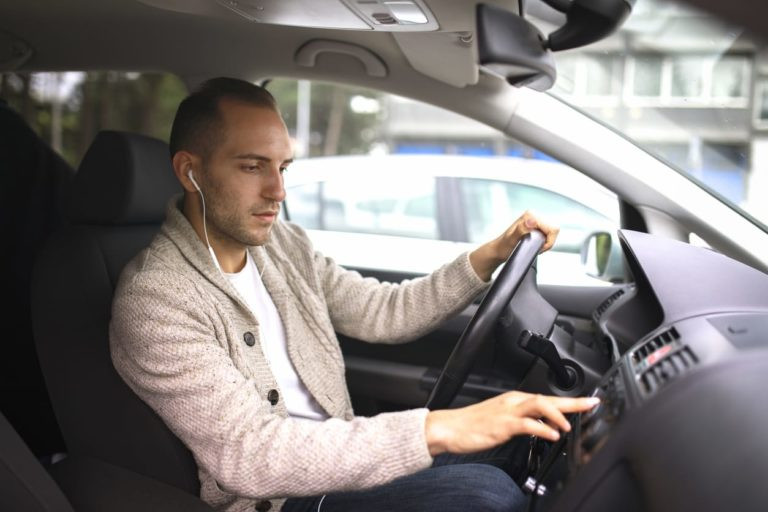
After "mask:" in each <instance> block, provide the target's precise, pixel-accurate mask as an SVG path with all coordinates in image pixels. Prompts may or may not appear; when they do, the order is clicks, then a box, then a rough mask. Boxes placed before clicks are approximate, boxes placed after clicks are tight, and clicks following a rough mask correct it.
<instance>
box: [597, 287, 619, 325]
mask: <svg viewBox="0 0 768 512" xmlns="http://www.w3.org/2000/svg"><path fill="white" fill-rule="evenodd" d="M624 292H625V290H624V288H619V289H618V290H616V291H615V292H614V293H612V294H611V296H610V297H608V298H607V299H605V300H604V301H603V302H602V303H601V304H600V305H599V306H598V307H597V309H596V310H595V314H594V318H595V321H597V320H599V319H600V317H601V316H603V313H605V312H606V311H608V308H609V307H611V305H612V304H613V303H614V302H616V301H617V300H619V297H621V296H622V295H624Z"/></svg>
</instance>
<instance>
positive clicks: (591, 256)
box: [581, 231, 611, 278]
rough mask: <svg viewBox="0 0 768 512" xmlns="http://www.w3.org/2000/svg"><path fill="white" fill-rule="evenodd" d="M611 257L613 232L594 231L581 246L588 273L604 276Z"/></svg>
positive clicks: (593, 275) (582, 259)
mask: <svg viewBox="0 0 768 512" xmlns="http://www.w3.org/2000/svg"><path fill="white" fill-rule="evenodd" d="M610 257H611V234H610V233H606V232H604V231H601V232H597V233H592V234H591V235H589V236H588V237H587V238H586V239H585V240H584V244H583V245H582V247H581V263H582V264H583V265H584V267H585V269H586V271H587V275H590V276H592V277H598V278H599V277H603V276H604V275H605V271H606V269H607V268H608V260H609V259H610Z"/></svg>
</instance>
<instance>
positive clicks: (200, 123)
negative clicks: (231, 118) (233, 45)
mask: <svg viewBox="0 0 768 512" xmlns="http://www.w3.org/2000/svg"><path fill="white" fill-rule="evenodd" d="M222 99H232V100H237V101H242V102H243V103H248V104H250V105H254V106H257V107H263V108H268V109H270V110H274V111H275V112H278V107H277V101H275V98H274V96H272V94H270V92H269V91H267V90H266V89H265V88H264V87H261V86H258V85H254V84H252V83H250V82H247V81H245V80H240V79H237V78H228V77H219V78H212V79H210V80H206V81H205V82H203V83H202V84H201V85H200V87H198V88H197V89H196V90H194V91H193V92H192V93H191V94H190V95H189V96H187V97H186V98H185V99H184V100H183V101H182V102H181V103H180V104H179V108H178V110H177V111H176V117H175V118H174V119H173V126H172V127H171V139H170V142H169V146H170V151H171V158H173V155H175V154H176V153H177V152H178V151H181V150H186V151H190V152H193V153H198V154H200V155H202V156H203V158H204V159H207V158H208V157H209V156H210V154H211V152H212V150H213V148H214V147H215V146H216V145H217V144H218V143H219V141H220V138H221V135H222V126H221V121H222V120H221V114H220V112H219V102H220V101H221V100H222Z"/></svg>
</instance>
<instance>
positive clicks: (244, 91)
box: [170, 78, 292, 247]
mask: <svg viewBox="0 0 768 512" xmlns="http://www.w3.org/2000/svg"><path fill="white" fill-rule="evenodd" d="M170 150H171V157H172V159H173V166H174V171H175V173H176V175H177V177H178V178H179V180H180V181H181V183H182V185H183V186H184V188H185V190H186V191H187V195H186V198H185V214H187V217H188V218H189V219H190V221H191V222H192V223H193V225H195V227H196V228H197V225H196V224H197V222H196V220H197V216H198V213H197V212H198V211H199V208H198V199H197V197H196V194H197V190H196V188H195V186H194V184H193V183H192V180H191V179H190V178H191V176H189V174H190V172H193V173H194V174H193V176H194V180H195V181H196V182H197V183H198V184H199V185H200V188H201V190H202V193H203V194H204V197H205V203H206V219H207V226H208V234H209V235H210V237H211V243H212V244H214V245H219V246H222V245H223V246H233V247H238V246H246V245H261V244H263V243H265V242H266V241H267V239H268V237H269V231H270V230H271V227H272V224H273V222H274V220H275V218H276V215H277V211H278V210H279V204H280V202H281V201H282V200H283V198H284V197H285V190H284V188H283V180H282V172H283V171H284V170H285V167H286V166H287V165H288V164H289V163H290V162H291V160H292V149H291V143H290V138H289V136H288V132H287V130H286V128H285V124H284V123H283V120H282V118H281V117H280V113H279V111H278V108H277V103H276V102H275V99H274V98H273V97H272V95H271V94H270V93H269V92H268V91H267V90H266V89H264V88H262V87H259V86H256V85H253V84H251V83H249V82H246V81H244V80H238V79H234V78H214V79H212V80H208V81H207V82H205V83H203V84H202V85H201V86H200V87H199V88H198V89H197V90H196V91H194V92H193V93H192V94H190V96H188V97H187V98H186V99H185V100H184V101H182V103H181V104H180V105H179V109H178V111H177V114H176V118H175V119H174V122H173V128H172V129H171V139H170ZM199 220H202V217H200V219H199ZM214 241H215V242H214Z"/></svg>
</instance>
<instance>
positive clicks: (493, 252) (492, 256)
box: [469, 211, 560, 281]
mask: <svg viewBox="0 0 768 512" xmlns="http://www.w3.org/2000/svg"><path fill="white" fill-rule="evenodd" d="M534 229H538V230H539V231H541V232H542V233H543V234H544V236H546V237H547V239H546V241H545V242H544V245H543V247H542V248H541V252H544V251H547V250H549V249H550V248H551V247H552V246H553V245H554V244H555V239H557V234H558V233H559V232H560V229H559V228H557V227H554V226H550V225H548V224H545V223H543V222H541V221H540V220H538V219H537V218H536V217H535V216H534V215H533V214H532V213H531V212H530V211H526V212H525V213H523V214H522V215H521V216H520V217H519V218H518V219H517V220H516V221H515V222H513V223H512V225H511V226H509V227H508V228H507V229H506V230H505V231H504V233H502V234H501V236H499V237H498V238H495V239H493V240H491V241H490V242H487V243H485V244H483V245H481V246H480V247H478V248H477V249H475V250H474V251H472V252H471V253H469V262H470V264H471V265H472V268H473V269H474V270H475V273H476V274H477V275H478V276H479V277H480V279H482V280H483V281H489V280H490V279H491V275H493V272H494V271H495V270H496V268H497V267H498V266H499V265H501V264H502V263H504V262H505V261H507V258H509V255H510V254H511V253H512V250H513V249H514V248H515V247H516V246H517V243H518V242H519V241H520V239H521V238H522V237H523V236H524V235H526V234H528V233H530V232H531V231H533V230H534Z"/></svg>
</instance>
